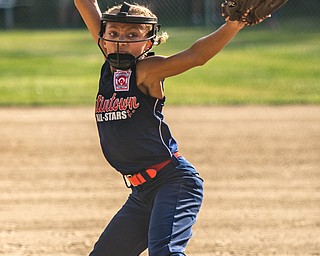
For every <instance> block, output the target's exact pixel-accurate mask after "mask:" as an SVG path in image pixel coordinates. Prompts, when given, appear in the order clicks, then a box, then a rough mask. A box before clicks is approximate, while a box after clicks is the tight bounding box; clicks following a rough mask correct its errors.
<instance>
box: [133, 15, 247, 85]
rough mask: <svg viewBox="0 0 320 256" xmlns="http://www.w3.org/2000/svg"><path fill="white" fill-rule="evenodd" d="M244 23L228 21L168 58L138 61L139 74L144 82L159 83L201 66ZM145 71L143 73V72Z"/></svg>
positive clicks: (219, 49)
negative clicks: (142, 76)
mask: <svg viewBox="0 0 320 256" xmlns="http://www.w3.org/2000/svg"><path fill="white" fill-rule="evenodd" d="M244 25H245V24H244V23H242V22H238V21H232V22H231V21H229V22H226V23H225V24H224V25H223V26H221V27H220V28H219V29H218V30H216V31H215V32H213V33H212V34H209V35H207V36H205V37H202V38H200V39H199V40H197V41H196V42H195V43H194V44H193V45H192V46H191V47H190V48H188V49H186V50H184V51H182V52H180V53H177V54H175V55H172V56H169V57H161V56H153V57H150V58H147V59H145V60H142V61H140V63H139V69H140V70H141V72H140V73H142V74H144V79H143V80H145V81H148V80H150V81H161V80H163V79H165V78H167V77H170V76H175V75H178V74H181V73H183V72H185V71H187V70H189V69H191V68H193V67H196V66H202V65H204V64H205V63H206V62H208V61H209V60H210V59H212V58H213V57H214V56H215V55H216V54H217V53H219V52H220V51H221V50H222V49H223V48H224V47H225V46H226V45H227V44H228V43H229V42H230V41H231V40H232V39H233V38H234V36H235V35H236V34H237V33H238V32H239V31H240V30H241V29H242V28H243V27H244ZM144 71H145V72H144Z"/></svg>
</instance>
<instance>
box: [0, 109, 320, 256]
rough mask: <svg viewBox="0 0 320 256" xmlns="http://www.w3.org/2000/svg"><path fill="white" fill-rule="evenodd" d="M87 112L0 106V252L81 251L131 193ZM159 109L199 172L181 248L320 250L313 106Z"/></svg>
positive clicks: (319, 151) (318, 125)
mask: <svg viewBox="0 0 320 256" xmlns="http://www.w3.org/2000/svg"><path fill="white" fill-rule="evenodd" d="M93 112H94V110H93V109H92V108H25V109H22V108H0V120H1V122H0V135H1V143H0V205H1V207H0V255H3V256H9V255H10V256H12V255H23V256H27V255H32V256H36V255H39V256H40V255H41V256H44V255H45V256H50V255H52V256H53V255H54V256H79V255H88V253H89V252H90V250H91V247H92V246H93V244H94V242H95V241H96V239H97V238H98V236H99V235H100V232H101V231H102V230H103V229H104V226H105V224H106V223H107V222H108V221H109V220H110V218H111V217H112V216H113V214H114V213H115V212H116V211H117V210H118V208H119V207H120V206H121V205H122V203H123V202H124V200H125V199H126V197H127V194H128V192H129V190H128V189H127V188H125V186H124V184H123V180H122V177H121V176H120V175H119V174H118V173H116V172H115V171H114V170H112V169H111V168H110V167H109V165H108V164H107V163H106V162H105V160H104V159H103V156H102V154H101V150H100V147H99V142H98V136H97V131H96V127H95V120H94V113H93ZM165 114H166V121H167V122H168V123H169V124H170V126H171V130H172V133H173V135H174V137H175V138H176V139H177V140H178V142H179V145H180V151H181V153H182V154H183V155H184V156H186V157H187V158H188V159H189V160H190V161H191V162H192V163H193V164H194V165H195V166H196V167H197V169H198V171H199V172H200V173H201V175H202V176H203V178H204V180H205V200H204V205H203V207H202V210H201V212H200V215H199V219H198V222H197V224H196V226H195V227H194V237H193V239H192V240H191V241H190V243H189V246H188V250H187V253H188V255H193V256H200V255H201V256H209V255H210V256H211V255H320V107H318V106H288V107H172V106H170V107H166V109H165ZM143 255H147V254H146V253H144V254H143ZM115 256H116V255H115Z"/></svg>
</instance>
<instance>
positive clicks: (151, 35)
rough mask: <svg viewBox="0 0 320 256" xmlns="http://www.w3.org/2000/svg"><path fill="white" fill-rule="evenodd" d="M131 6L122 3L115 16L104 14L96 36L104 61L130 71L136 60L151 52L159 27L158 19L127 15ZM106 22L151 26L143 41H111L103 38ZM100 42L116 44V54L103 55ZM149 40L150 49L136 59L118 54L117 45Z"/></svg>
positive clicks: (126, 54)
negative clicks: (150, 43)
mask: <svg viewBox="0 0 320 256" xmlns="http://www.w3.org/2000/svg"><path fill="white" fill-rule="evenodd" d="M130 7H131V5H130V4H128V3H126V2H124V3H123V5H122V6H121V8H120V12H119V13H117V14H108V13H104V14H102V17H101V24H100V32H99V35H98V45H99V47H100V49H101V51H102V53H103V55H104V56H105V57H106V60H107V61H108V62H109V64H110V65H111V66H112V67H114V68H116V69H122V70H126V69H130V68H132V67H133V66H134V65H135V64H136V62H137V60H138V59H139V58H140V57H141V56H143V55H144V54H146V53H147V52H148V51H150V50H151V48H152V46H153V44H154V39H155V37H156V35H157V32H158V31H159V28H160V26H159V25H158V19H157V18H156V17H145V16H135V15H128V11H129V9H130ZM107 22H117V23H129V24H139V25H151V27H152V28H151V30H150V31H149V32H148V34H147V36H146V37H145V38H143V39H139V40H124V41H123V40H121V41H119V40H112V39H107V38H104V37H103V36H104V33H105V30H106V27H107ZM101 40H104V41H108V42H114V43H116V44H117V52H116V53H110V54H108V56H106V54H105V53H104V51H103V49H102V47H101V45H100V42H101ZM149 40H151V42H152V45H151V46H150V48H148V49H147V50H145V51H144V52H143V53H142V54H140V55H139V56H138V57H135V56H133V55H131V54H129V53H120V52H119V48H120V47H119V45H120V44H121V43H138V42H144V41H149Z"/></svg>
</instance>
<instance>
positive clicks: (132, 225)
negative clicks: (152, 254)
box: [90, 197, 150, 256]
mask: <svg viewBox="0 0 320 256" xmlns="http://www.w3.org/2000/svg"><path fill="white" fill-rule="evenodd" d="M149 220H150V214H149V213H148V212H147V211H145V210H144V209H143V207H141V206H140V205H139V204H137V203H136V202H135V200H134V199H132V198H131V197H130V198H129V199H128V201H127V202H126V204H125V205H124V206H123V207H122V208H121V209H120V211H119V212H118V213H117V214H116V215H115V216H114V217H113V219H112V220H111V221H110V223H109V224H108V226H107V227H106V228H105V230H104V231H103V233H102V234H101V236H100V238H99V239H98V241H97V242H96V244H95V246H94V249H93V251H92V252H91V253H90V256H115V255H117V256H137V255H140V253H142V252H143V251H144V250H145V249H146V248H147V245H148V226H149Z"/></svg>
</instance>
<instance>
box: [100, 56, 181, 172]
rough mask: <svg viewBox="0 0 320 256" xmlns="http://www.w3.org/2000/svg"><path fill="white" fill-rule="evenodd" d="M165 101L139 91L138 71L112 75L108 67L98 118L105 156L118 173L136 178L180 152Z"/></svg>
mask: <svg viewBox="0 0 320 256" xmlns="http://www.w3.org/2000/svg"><path fill="white" fill-rule="evenodd" d="M164 101H165V100H164V99H163V100H160V99H156V98H153V97H151V96H148V95H146V94H144V93H142V92H141V91H140V90H139V88H138V87H137V84H136V72H135V68H133V69H132V70H126V71H123V70H117V71H115V72H114V73H112V72H111V71H110V66H109V64H108V62H105V63H104V65H103V66H102V69H101V76H100V81H99V91H98V95H97V99H96V108H95V114H96V121H97V126H98V132H99V137H100V144H101V148H102V151H103V154H104V156H105V158H106V159H107V161H108V162H109V163H110V165H111V166H113V167H114V168H115V169H116V170H117V171H119V172H121V173H122V174H134V173H137V172H139V171H141V170H143V169H145V168H147V167H149V166H152V165H154V164H157V163H160V162H163V161H165V160H167V159H169V158H171V157H172V154H173V153H174V152H176V151H178V148H177V143H176V141H175V140H174V138H173V137H172V135H171V132H170V130H169V127H168V125H167V124H166V123H165V122H164V120H163V118H164V117H163V114H162V108H163V106H164Z"/></svg>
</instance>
